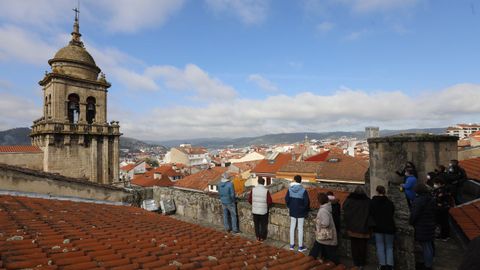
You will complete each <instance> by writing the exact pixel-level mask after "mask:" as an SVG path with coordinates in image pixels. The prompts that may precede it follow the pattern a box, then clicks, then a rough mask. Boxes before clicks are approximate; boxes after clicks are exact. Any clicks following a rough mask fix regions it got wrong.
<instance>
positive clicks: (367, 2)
mask: <svg viewBox="0 0 480 270" xmlns="http://www.w3.org/2000/svg"><path fill="white" fill-rule="evenodd" d="M337 1H338V2H341V3H343V4H344V5H346V6H349V7H351V8H352V10H353V11H355V12H359V13H370V12H383V11H398V9H404V8H410V7H413V6H415V5H416V4H417V3H419V2H420V0H337Z"/></svg>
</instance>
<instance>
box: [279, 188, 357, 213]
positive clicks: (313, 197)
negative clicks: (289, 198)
mask: <svg viewBox="0 0 480 270" xmlns="http://www.w3.org/2000/svg"><path fill="white" fill-rule="evenodd" d="M306 190H307V192H308V198H309V199H310V208H312V209H318V208H319V207H320V205H319V204H318V200H317V196H318V194H319V193H327V192H328V191H331V192H333V194H334V195H335V197H336V198H337V199H338V200H339V201H340V204H343V202H344V201H345V199H347V196H348V194H349V193H348V192H346V191H338V190H334V189H326V188H313V187H310V188H307V189H306ZM287 191H288V188H285V189H282V190H280V191H279V192H276V193H274V194H273V195H272V201H273V202H274V203H278V204H285V195H286V194H287Z"/></svg>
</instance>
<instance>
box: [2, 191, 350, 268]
mask: <svg viewBox="0 0 480 270" xmlns="http://www.w3.org/2000/svg"><path fill="white" fill-rule="evenodd" d="M133 221H134V222H133ZM0 231H1V232H2V234H0V255H1V260H0V268H4V269H57V270H77V269H78V270H80V269H82V270H83V269H96V270H107V269H109V270H130V269H132V270H134V269H173V270H177V269H178V270H179V269H212V270H222V269H225V270H226V269H266V268H268V269H272V270H280V269H299V270H303V269H332V270H333V269H335V270H341V269H345V267H344V266H341V265H340V266H336V267H335V266H332V265H331V264H330V265H327V264H323V265H322V264H321V263H320V262H319V261H317V260H314V259H313V258H312V257H309V256H305V255H303V254H301V253H294V252H291V251H287V250H284V249H278V248H275V247H271V246H267V245H264V244H262V243H258V242H252V241H249V240H247V239H244V238H242V237H239V236H231V235H228V234H225V233H222V232H218V231H215V230H214V229H211V228H205V227H201V226H199V225H195V224H190V223H187V222H183V221H179V220H176V219H173V218H171V217H168V216H163V215H159V214H157V213H153V212H148V211H146V210H143V209H140V208H134V207H128V206H114V205H101V204H100V205H99V204H91V203H81V202H70V201H56V200H46V199H38V198H26V197H12V196H0Z"/></svg>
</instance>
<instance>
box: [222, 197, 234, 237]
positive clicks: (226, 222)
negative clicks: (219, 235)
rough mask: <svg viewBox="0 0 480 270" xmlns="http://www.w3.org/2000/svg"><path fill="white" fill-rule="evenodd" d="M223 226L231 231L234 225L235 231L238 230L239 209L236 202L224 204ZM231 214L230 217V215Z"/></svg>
mask: <svg viewBox="0 0 480 270" xmlns="http://www.w3.org/2000/svg"><path fill="white" fill-rule="evenodd" d="M222 208H223V226H224V227H225V230H227V231H231V230H232V227H233V231H234V232H238V224H237V209H236V206H235V203H229V204H223V203H222ZM229 215H230V219H229V218H228V216H229Z"/></svg>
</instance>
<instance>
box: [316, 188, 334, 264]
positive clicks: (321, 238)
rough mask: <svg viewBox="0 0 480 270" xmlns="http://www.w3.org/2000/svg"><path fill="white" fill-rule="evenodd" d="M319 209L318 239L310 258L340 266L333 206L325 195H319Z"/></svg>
mask: <svg viewBox="0 0 480 270" xmlns="http://www.w3.org/2000/svg"><path fill="white" fill-rule="evenodd" d="M318 202H319V204H320V209H318V213H317V218H316V219H315V223H316V232H315V235H316V237H315V238H316V239H315V243H314V244H313V247H312V249H311V251H310V254H309V256H311V257H313V258H315V259H316V258H317V257H318V256H319V255H320V256H321V258H322V260H326V261H331V262H333V263H335V264H338V257H337V231H336V230H335V223H334V221H333V216H332V204H331V203H330V200H329V199H328V196H327V195H326V194H325V193H320V194H318Z"/></svg>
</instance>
